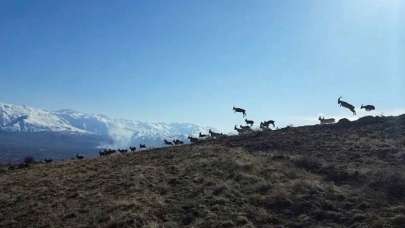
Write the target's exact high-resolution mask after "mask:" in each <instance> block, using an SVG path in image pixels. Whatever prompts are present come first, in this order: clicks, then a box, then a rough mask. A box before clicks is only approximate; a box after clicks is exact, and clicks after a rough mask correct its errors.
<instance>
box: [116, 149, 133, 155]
mask: <svg viewBox="0 0 405 228" xmlns="http://www.w3.org/2000/svg"><path fill="white" fill-rule="evenodd" d="M135 149H136V148H135ZM118 152H120V153H121V154H125V153H127V152H128V150H127V149H122V150H118Z"/></svg>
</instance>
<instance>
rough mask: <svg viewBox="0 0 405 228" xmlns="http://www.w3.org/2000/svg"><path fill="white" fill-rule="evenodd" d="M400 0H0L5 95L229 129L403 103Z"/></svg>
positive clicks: (0, 97) (404, 10)
mask: <svg viewBox="0 0 405 228" xmlns="http://www.w3.org/2000/svg"><path fill="white" fill-rule="evenodd" d="M404 63H405V3H404V2H401V1H400V0H356V1H353V0H340V1H324V0H306V1H297V0H291V1H288V0H283V1H278V0H274V1H271V0H257V1H244V0H222V1H218V0H215V1H214V0H207V1H191V0H182V1H163V0H162V1H154V0H145V1H132V0H125V1H124V0H117V1H104V0H97V1H96V0H94V1H92V0H87V1H82V0H70V1H62V0H58V1H56V0H41V1H23V0H0V102H6V103H15V104H26V105H31V106H36V107H41V108H45V109H49V110H56V109H61V108H71V109H75V110H79V111H84V112H90V113H103V114H107V115H110V116H112V117H116V118H126V119H134V120H145V121H165V122H192V123H197V124H202V125H208V126H214V127H217V128H222V129H229V128H231V127H233V125H234V124H235V123H239V122H240V120H241V118H240V116H238V115H234V114H233V113H232V111H231V109H232V106H233V105H236V106H242V107H244V108H246V109H248V115H249V118H251V119H254V120H265V119H275V120H276V121H278V122H280V123H283V124H287V123H292V124H298V123H302V122H305V121H308V120H310V119H311V118H314V119H315V120H316V118H317V115H318V114H321V113H322V114H324V115H325V116H339V117H340V116H350V113H349V112H347V111H345V110H343V109H341V108H338V107H337V103H336V100H337V97H338V96H343V97H344V98H345V99H346V100H348V101H350V102H352V103H353V104H355V105H361V104H362V103H371V104H375V105H376V106H377V108H378V113H376V114H379V113H381V112H384V113H387V114H388V113H391V112H401V111H404V112H405V64H404Z"/></svg>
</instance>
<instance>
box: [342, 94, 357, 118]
mask: <svg viewBox="0 0 405 228" xmlns="http://www.w3.org/2000/svg"><path fill="white" fill-rule="evenodd" d="M341 99H342V97H339V99H338V104H339V105H340V107H344V108H347V109H349V110H350V111H351V112H352V113H353V115H356V110H355V107H354V106H353V105H351V104H349V103H347V102H346V101H342V100H341Z"/></svg>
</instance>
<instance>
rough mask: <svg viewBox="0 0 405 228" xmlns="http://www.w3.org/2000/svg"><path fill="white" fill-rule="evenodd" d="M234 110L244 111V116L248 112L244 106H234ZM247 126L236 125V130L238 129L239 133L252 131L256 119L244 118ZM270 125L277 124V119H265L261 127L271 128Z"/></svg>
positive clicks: (236, 111)
mask: <svg viewBox="0 0 405 228" xmlns="http://www.w3.org/2000/svg"><path fill="white" fill-rule="evenodd" d="M232 110H233V111H234V112H235V113H242V115H243V117H244V118H245V117H246V116H247V114H246V110H245V109H243V108H237V107H233V108H232ZM244 121H245V123H246V126H243V125H239V128H238V127H237V126H236V125H235V127H234V130H235V131H237V132H238V133H239V134H246V133H249V132H252V131H253V129H252V127H253V125H254V124H255V121H253V120H248V119H246V118H245V119H244ZM270 125H272V126H273V127H276V126H275V121H274V120H268V121H264V122H260V129H262V130H271V128H270Z"/></svg>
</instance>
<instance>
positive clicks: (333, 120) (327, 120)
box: [318, 116, 336, 124]
mask: <svg viewBox="0 0 405 228" xmlns="http://www.w3.org/2000/svg"><path fill="white" fill-rule="evenodd" d="M318 120H319V121H320V122H321V124H333V123H335V122H336V120H335V118H329V119H325V117H322V116H320V117H319V118H318Z"/></svg>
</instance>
